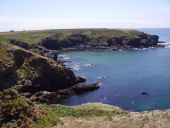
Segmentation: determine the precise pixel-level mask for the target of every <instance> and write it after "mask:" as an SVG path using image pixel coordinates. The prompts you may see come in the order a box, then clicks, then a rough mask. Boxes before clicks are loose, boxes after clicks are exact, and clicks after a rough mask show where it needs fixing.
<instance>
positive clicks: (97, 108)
mask: <svg viewBox="0 0 170 128" xmlns="http://www.w3.org/2000/svg"><path fill="white" fill-rule="evenodd" d="M42 107H43V108H44V109H45V110H47V111H48V114H47V116H44V117H43V118H41V119H40V120H38V121H37V122H36V124H35V128H50V127H52V126H55V125H57V124H58V123H60V119H61V118H68V117H69V118H95V117H115V116H116V117H121V116H123V115H126V114H127V112H126V111H124V110H121V109H119V108H117V107H113V106H109V105H101V104H94V103H93V104H85V105H80V106H75V107H68V106H63V105H42Z"/></svg>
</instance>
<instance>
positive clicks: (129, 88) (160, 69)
mask: <svg viewBox="0 0 170 128" xmlns="http://www.w3.org/2000/svg"><path fill="white" fill-rule="evenodd" d="M138 30H139V31H143V32H145V33H148V34H156V35H158V36H159V37H160V41H164V42H166V43H165V44H164V45H165V46H166V47H165V48H147V49H142V50H139V49H136V50H131V51H130V50H128V51H126V50H125V51H112V50H90V51H69V52H64V53H61V54H60V56H62V57H64V59H65V60H67V62H66V63H65V64H66V66H67V67H70V68H72V70H73V71H74V72H75V74H76V75H78V76H82V77H84V78H86V79H87V81H86V83H87V84H88V83H94V82H99V85H100V87H101V88H100V89H98V90H95V91H91V92H87V93H83V94H78V95H72V96H70V97H68V98H67V99H65V100H63V101H62V102H61V104H63V105H68V106H73V105H80V104H84V103H89V102H91V103H94V102H95V103H96V102H100V103H104V104H109V105H114V106H118V107H120V108H122V109H125V110H129V111H146V110H156V109H159V110H160V109H161V110H163V109H168V108H170V29H169V28H166V29H164V28H154V29H138ZM142 92H146V93H147V95H142V94H141V93H142Z"/></svg>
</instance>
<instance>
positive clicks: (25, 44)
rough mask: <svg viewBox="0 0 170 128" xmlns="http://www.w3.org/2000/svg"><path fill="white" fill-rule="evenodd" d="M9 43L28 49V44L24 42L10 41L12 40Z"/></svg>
mask: <svg viewBox="0 0 170 128" xmlns="http://www.w3.org/2000/svg"><path fill="white" fill-rule="evenodd" d="M10 43H11V44H14V45H17V46H19V47H21V48H24V49H29V48H30V47H29V44H28V43H26V42H24V41H20V40H15V39H12V40H10Z"/></svg>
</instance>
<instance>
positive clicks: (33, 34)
mask: <svg viewBox="0 0 170 128" xmlns="http://www.w3.org/2000/svg"><path fill="white" fill-rule="evenodd" d="M72 33H83V34H86V35H87V36H89V37H114V36H128V37H135V36H137V34H138V33H139V32H137V31H135V30H128V29H58V30H37V31H18V32H17V31H16V32H0V41H8V40H10V39H18V40H22V41H26V42H28V43H29V44H34V43H37V42H39V41H40V40H41V39H42V38H44V37H46V36H50V35H51V36H59V37H60V38H64V36H67V35H70V34H72Z"/></svg>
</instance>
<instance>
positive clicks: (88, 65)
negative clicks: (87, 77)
mask: <svg viewBox="0 0 170 128" xmlns="http://www.w3.org/2000/svg"><path fill="white" fill-rule="evenodd" d="M84 66H86V67H90V66H94V64H85V65H84Z"/></svg>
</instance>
